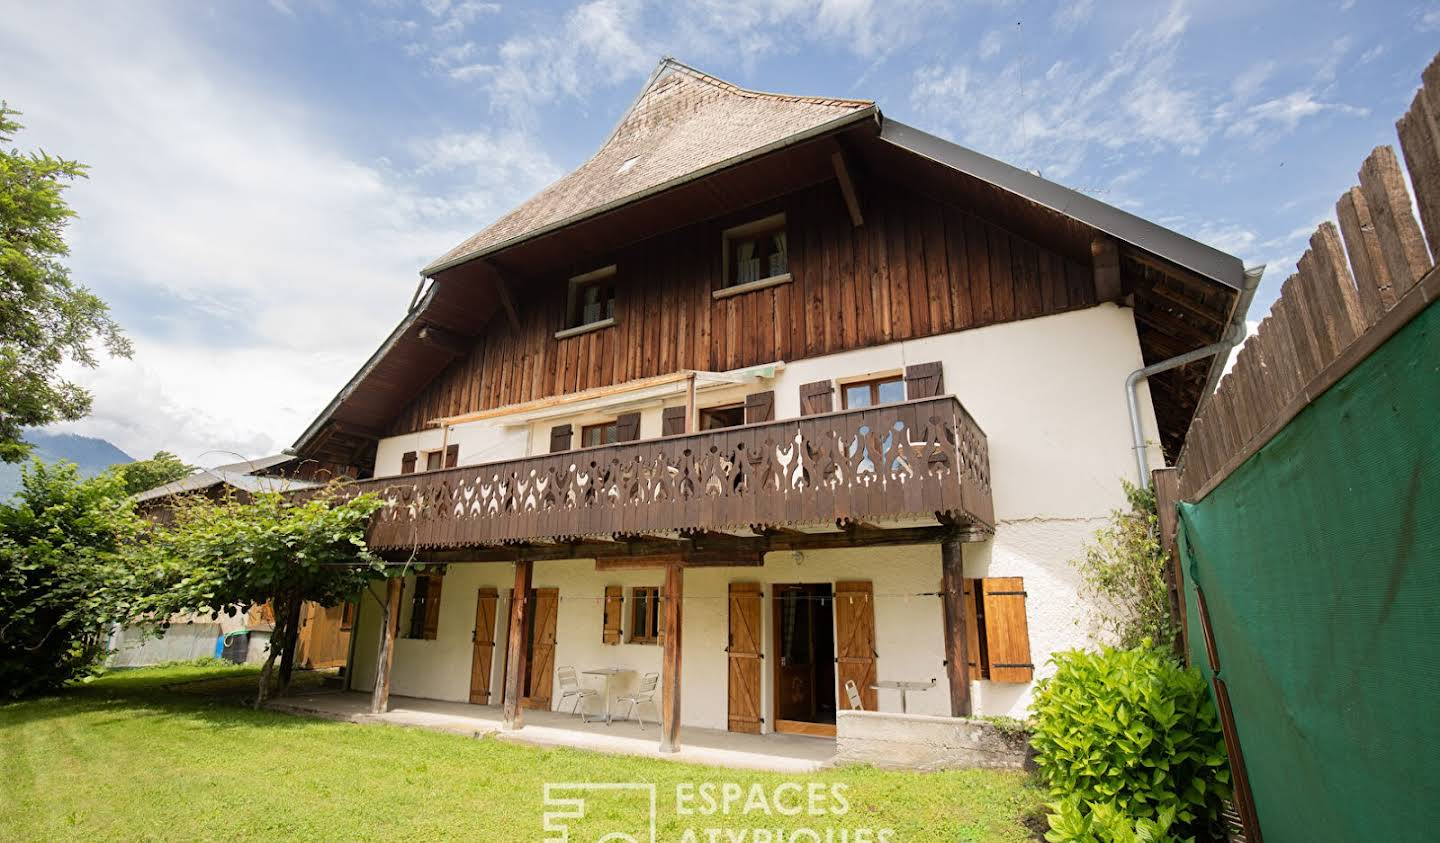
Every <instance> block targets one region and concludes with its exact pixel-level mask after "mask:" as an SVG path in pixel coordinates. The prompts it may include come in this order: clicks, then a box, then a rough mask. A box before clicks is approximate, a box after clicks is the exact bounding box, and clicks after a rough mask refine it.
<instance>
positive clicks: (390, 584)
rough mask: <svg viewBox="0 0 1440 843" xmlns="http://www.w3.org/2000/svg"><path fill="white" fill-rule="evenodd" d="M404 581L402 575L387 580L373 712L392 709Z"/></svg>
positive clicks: (371, 698)
mask: <svg viewBox="0 0 1440 843" xmlns="http://www.w3.org/2000/svg"><path fill="white" fill-rule="evenodd" d="M404 583H405V581H404V580H403V579H401V578H400V577H391V578H390V579H389V580H387V581H386V582H385V605H384V606H382V607H381V609H382V611H381V612H380V657H379V658H378V659H376V660H375V689H374V690H373V691H371V693H370V713H371V714H384V713H385V712H386V711H389V710H390V668H391V667H393V666H394V664H395V633H396V632H397V631H398V630H399V628H400V587H401V586H402V585H404ZM371 594H374V592H371Z"/></svg>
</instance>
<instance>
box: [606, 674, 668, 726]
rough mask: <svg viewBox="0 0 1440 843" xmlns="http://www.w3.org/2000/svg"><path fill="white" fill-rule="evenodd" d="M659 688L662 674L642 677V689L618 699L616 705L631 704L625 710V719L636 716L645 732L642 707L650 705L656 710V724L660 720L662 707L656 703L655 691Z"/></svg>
mask: <svg viewBox="0 0 1440 843" xmlns="http://www.w3.org/2000/svg"><path fill="white" fill-rule="evenodd" d="M659 686H660V674H658V673H647V674H645V675H644V676H642V677H640V687H639V688H636V689H635V693H633V694H630V695H629V696H625V697H620V698H618V699H616V700H615V704H616V705H617V706H618V705H620V704H621V703H629V704H630V707H629V708H628V709H626V710H625V717H626V718H628V717H629V716H630V715H631V714H635V715H636V719H637V720H639V721H640V728H641V729H642V730H643V729H644V728H645V717H644V716H643V715H642V714H640V707H641V706H643V705H645V704H647V703H648V704H649V705H650V707H651V708H653V709H655V720H656V722H659V720H660V706H659V704H657V703H656V702H655V689H656V688H658V687H659ZM622 719H624V718H622Z"/></svg>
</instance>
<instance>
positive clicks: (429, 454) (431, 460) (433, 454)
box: [425, 451, 445, 471]
mask: <svg viewBox="0 0 1440 843" xmlns="http://www.w3.org/2000/svg"><path fill="white" fill-rule="evenodd" d="M444 467H445V452H444V451H426V452H425V470H426V471H439V470H440V469H442V468H444Z"/></svg>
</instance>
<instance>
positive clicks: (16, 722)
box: [0, 666, 1041, 843]
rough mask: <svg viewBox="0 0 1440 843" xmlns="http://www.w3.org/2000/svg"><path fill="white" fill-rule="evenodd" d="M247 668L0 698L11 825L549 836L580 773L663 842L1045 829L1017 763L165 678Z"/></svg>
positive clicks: (217, 671)
mask: <svg viewBox="0 0 1440 843" xmlns="http://www.w3.org/2000/svg"><path fill="white" fill-rule="evenodd" d="M247 674H248V675H253V674H252V673H251V672H250V670H248V669H244V668H214V667H209V668H198V667H188V666H187V667H170V668H151V669H147V670H137V671H129V672H125V673H118V674H112V675H109V676H106V677H104V678H101V679H98V680H96V681H94V682H91V683H89V684H86V685H84V686H81V687H77V688H74V689H72V690H69V691H67V692H66V693H64V694H61V695H58V696H55V697H51V698H47V699H43V700H36V701H30V702H23V703H15V704H10V705H4V706H0V839H3V840H45V841H51V840H78V839H86V840H187V841H188V840H224V841H233V840H266V841H269V840H280V839H283V840H291V839H300V840H385V841H399V840H439V839H465V840H480V841H492V840H502V841H508V840H516V841H519V840H541V839H543V838H544V836H545V835H544V832H543V831H542V823H541V815H542V813H543V812H544V807H543V799H542V794H543V786H544V784H545V783H547V782H585V781H591V782H646V783H654V784H655V785H656V786H657V794H658V799H657V801H658V806H659V821H658V835H657V837H658V840H661V841H681V840H686V839H694V840H700V841H706V843H709V841H710V840H711V839H712V838H709V837H707V836H706V832H707V830H708V829H713V828H719V829H723V830H724V831H728V832H730V833H731V834H730V836H726V835H724V834H723V833H722V834H721V835H720V836H718V837H716V838H714V839H716V840H718V841H723V842H724V843H782V841H783V843H791V841H792V839H793V843H802V842H803V843H811V841H812V840H813V839H814V838H812V837H811V836H810V835H809V834H801V835H800V836H798V837H794V838H792V837H791V836H790V834H788V833H786V830H790V831H793V830H797V829H807V828H808V829H814V830H815V831H816V832H818V834H819V835H820V837H819V839H820V840H821V841H824V842H825V843H829V841H826V830H827V829H834V830H835V832H834V838H833V839H834V841H835V843H840V841H841V840H842V837H841V835H840V830H841V829H848V830H849V834H850V838H849V840H848V841H846V843H867V841H866V839H865V837H863V836H860V835H858V834H857V831H858V830H860V829H873V830H875V832H876V836H874V837H871V838H870V839H869V841H868V843H881V841H882V839H884V838H881V837H879V836H878V832H879V831H880V830H882V829H886V828H889V829H893V834H892V835H891V836H890V837H889V838H888V839H889V840H891V841H913V840H946V841H968V840H974V841H982V840H983V841H1021V840H1032V839H1034V838H1033V832H1032V831H1031V830H1030V829H1031V828H1032V827H1033V823H1034V822H1035V820H1034V819H1033V817H1035V816H1037V815H1038V806H1039V801H1040V799H1041V794H1040V791H1039V790H1038V788H1036V787H1035V786H1033V785H1032V784H1031V783H1030V781H1029V779H1028V778H1027V777H1026V776H1024V775H1022V774H1018V773H1008V772H989V771H966V772H954V773H937V774H912V773H893V772H881V771H878V770H872V769H855V768H850V769H845V770H837V771H829V772H825V773H821V774H817V775H814V776H802V777H794V776H786V775H783V774H766V773H750V772H743V771H736V770H726V769H719V768H711V767H700V766H692V765H685V764H678V763H671V762H662V761H654V760H647V759H631V758H617V757H613V756H606V755H597V754H593V753H588V752H582V751H578V750H566V749H561V750H542V749H535V748H531V747H527V746H518V745H515V744H510V743H505V742H502V741H496V740H475V739H469V738H463V737H457V736H451V735H444V734H437V733H432V732H425V731H419V730H411V729H398V728H389V727H379V726H356V725H352V724H348V723H333V722H324V721H316V720H308V719H303V718H298V717H291V716H286V715H281V714H272V713H269V712H255V711H251V710H249V709H247V708H245V707H243V706H240V705H238V704H236V702H235V701H234V699H231V698H225V697H223V696H222V697H220V698H216V697H214V696H206V695H204V694H196V693H181V692H177V690H176V689H174V688H168V687H166V686H167V685H171V684H173V683H184V682H192V681H195V680H213V679H217V678H224V677H239V676H245V675H247ZM220 684H225V683H220ZM192 688H193V686H192ZM787 782H799V783H800V785H802V786H804V787H808V786H810V784H811V783H812V782H814V783H819V786H820V787H822V788H824V789H826V790H825V791H824V792H826V793H829V792H830V790H829V788H831V786H832V785H837V784H843V785H844V786H845V787H844V788H842V791H843V796H844V798H845V799H846V801H848V803H849V810H848V812H846V813H844V814H842V815H834V814H828V815H825V816H820V817H811V816H806V815H803V814H802V815H801V816H788V815H781V814H778V813H776V812H775V811H774V805H775V802H774V801H773V800H774V799H775V797H776V795H777V792H776V790H775V788H776V787H777V786H780V785H784V784H785V783H787ZM704 783H714V786H715V787H717V788H720V787H722V786H723V784H724V783H735V784H738V785H740V786H741V788H742V792H743V793H744V795H745V797H746V798H749V797H751V796H752V788H753V787H754V785H757V784H758V785H760V786H761V788H760V796H761V798H762V799H769V800H770V801H769V803H768V804H769V805H770V806H771V811H770V812H769V813H767V812H765V811H763V810H762V809H761V808H760V807H759V804H758V803H754V804H752V805H751V809H750V811H749V812H748V813H741V809H742V807H743V803H737V804H736V805H735V806H734V808H733V809H732V811H731V812H730V814H729V815H727V816H720V815H716V814H711V815H705V814H700V813H692V814H689V815H683V816H682V815H681V814H680V813H679V812H678V811H677V807H676V787H677V785H678V786H681V787H686V786H692V785H693V786H699V785H702V784H704ZM798 792H800V790H799V788H797V787H796V786H795V785H793V784H792V785H790V786H789V787H788V788H781V790H780V791H779V792H778V795H779V796H780V802H781V805H782V806H783V807H787V808H788V807H790V806H792V805H794V804H795V796H796V794H797V793H798ZM723 793H724V791H723V790H717V794H720V795H723ZM693 804H695V805H697V806H698V805H700V804H701V803H700V802H699V801H698V800H697V801H696V802H695V803H693ZM825 804H829V805H838V803H834V802H829V803H825ZM822 807H823V805H822ZM641 808H642V804H641V802H640V797H638V796H637V795H626V794H621V793H618V792H611V793H602V794H600V795H597V796H594V797H592V799H591V801H590V810H589V813H588V814H587V816H586V817H585V819H583V820H578V821H572V823H571V828H572V831H573V833H572V835H571V838H570V839H571V840H572V841H577V843H578V841H585V840H598V839H600V838H601V837H603V836H604V835H606V834H609V833H611V832H614V831H625V832H627V833H632V834H633V833H635V832H639V831H641V830H642V828H643V826H644V823H643V813H642V811H641ZM1027 823H1028V824H1029V825H1027ZM691 829H693V830H694V832H695V833H694V835H693V836H689V837H687V836H686V833H687V830H691ZM746 829H748V830H750V831H749V834H747V835H744V836H739V832H741V831H742V830H746ZM767 830H768V836H767V833H766V832H767ZM637 839H639V840H642V841H643V840H646V839H648V837H647V836H640V837H638V838H637Z"/></svg>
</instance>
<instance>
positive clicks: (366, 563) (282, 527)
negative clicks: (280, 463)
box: [133, 485, 385, 708]
mask: <svg viewBox="0 0 1440 843" xmlns="http://www.w3.org/2000/svg"><path fill="white" fill-rule="evenodd" d="M379 506H380V501H379V499H378V498H376V497H375V496H373V495H360V496H355V497H348V496H346V495H344V494H343V493H342V492H341V491H340V487H339V486H338V485H336V486H332V487H329V488H326V489H323V490H320V491H319V492H316V493H312V494H308V495H306V496H304V497H296V496H287V495H284V494H281V493H278V492H261V493H258V494H256V495H254V496H248V497H245V496H231V497H228V498H225V499H223V500H220V501H212V500H210V499H208V498H205V497H203V496H200V495H192V496H189V497H187V498H182V499H181V500H179V501H178V502H177V504H176V506H175V507H174V509H173V511H172V512H173V520H172V521H171V522H170V523H169V524H167V525H157V526H156V527H155V529H154V531H153V532H152V535H151V536H150V537H149V540H148V541H145V542H143V543H140V544H138V545H137V546H136V548H135V549H134V551H133V552H134V554H135V556H136V560H137V565H136V567H137V568H144V569H147V570H150V571H152V572H154V577H155V585H154V587H153V589H152V592H153V593H152V595H151V596H150V597H149V598H147V599H146V600H145V601H143V605H144V607H145V608H146V609H147V610H148V612H149V614H150V615H151V616H152V617H168V616H170V615H174V614H181V613H190V612H211V613H213V614H217V615H218V613H219V612H221V611H224V612H227V613H228V614H231V615H234V614H237V613H239V612H245V611H249V609H250V607H251V606H257V605H261V604H264V603H269V604H270V606H271V608H272V609H273V610H274V614H275V628H274V630H273V631H272V632H271V635H270V654H269V656H268V657H267V658H266V660H265V666H264V667H263V668H262V669H261V673H260V687H259V692H258V693H257V695H256V699H255V705H256V707H257V708H258V707H259V706H260V705H261V704H263V703H264V702H265V699H266V697H267V696H268V695H269V692H270V684H271V681H270V680H271V675H272V672H273V669H274V666H275V662H276V659H277V658H278V659H280V682H279V686H280V687H279V693H281V694H284V693H285V691H286V690H287V689H288V686H289V682H290V671H291V668H292V667H293V665H294V657H295V644H296V641H297V638H298V635H299V631H300V608H301V606H302V605H303V604H304V603H305V602H306V601H314V602H316V603H319V604H321V605H323V606H333V605H335V604H336V603H338V602H340V601H342V600H348V599H354V598H355V596H356V595H357V594H359V593H360V592H361V590H362V589H364V588H365V587H366V585H367V584H368V583H369V581H370V580H372V579H374V578H377V577H381V576H383V575H384V570H385V567H384V563H383V562H382V561H381V559H380V558H379V557H378V556H376V555H375V554H373V553H371V552H370V549H369V548H368V547H366V545H365V527H366V525H367V524H368V523H369V519H370V515H371V513H373V512H374V511H375V510H376V509H377V508H378V507H379Z"/></svg>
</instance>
